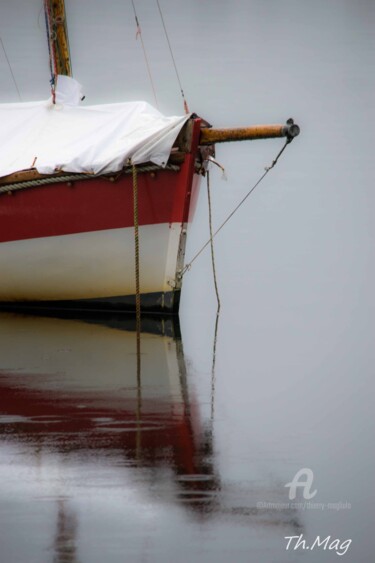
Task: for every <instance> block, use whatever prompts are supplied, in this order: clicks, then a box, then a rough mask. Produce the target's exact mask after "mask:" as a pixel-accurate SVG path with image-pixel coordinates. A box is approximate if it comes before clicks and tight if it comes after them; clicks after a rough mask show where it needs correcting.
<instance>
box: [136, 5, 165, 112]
mask: <svg viewBox="0 0 375 563" xmlns="http://www.w3.org/2000/svg"><path fill="white" fill-rule="evenodd" d="M132 5H133V12H134V17H135V24H136V26H137V33H136V35H135V38H136V39H137V38H138V36H139V38H140V40H141V45H142V51H143V56H144V59H145V62H146V67H147V73H148V77H149V79H150V83H151V88H152V92H153V94H154V99H155V105H156V107H157V108H158V107H159V105H158V99H157V96H156V88H155V84H154V80H153V78H152V73H151V66H150V62H149V59H148V56H147V51H146V47H145V44H144V42H143V37H142V29H141V25H140V23H139V19H138V15H137V11H136V9H135V4H134V0H132Z"/></svg>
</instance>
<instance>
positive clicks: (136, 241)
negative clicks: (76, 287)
mask: <svg viewBox="0 0 375 563" xmlns="http://www.w3.org/2000/svg"><path fill="white" fill-rule="evenodd" d="M132 170H133V209H134V254H135V314H136V331H137V374H140V371H141V293H140V289H139V287H140V284H139V220H138V176H137V167H136V166H135V165H134V164H133V166H132Z"/></svg>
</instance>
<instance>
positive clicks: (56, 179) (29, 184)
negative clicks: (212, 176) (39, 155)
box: [0, 164, 180, 194]
mask: <svg viewBox="0 0 375 563" xmlns="http://www.w3.org/2000/svg"><path fill="white" fill-rule="evenodd" d="M158 170H169V171H172V172H178V171H179V170H180V167H179V166H177V165H176V164H169V165H168V166H165V167H164V168H161V167H160V166H157V165H156V164H150V165H145V166H140V167H137V172H138V174H140V173H143V172H154V171H158ZM122 173H123V174H131V173H132V168H124V169H123V170H122V171H121V174H122ZM99 177H101V178H103V179H106V180H108V181H111V179H112V178H114V177H113V176H96V175H95V174H71V175H68V174H67V175H65V176H50V177H48V178H38V179H35V180H25V181H23V182H22V181H21V182H16V183H13V184H4V186H1V185H0V194H2V193H11V192H14V191H17V190H26V189H28V188H36V187H38V186H43V185H48V184H58V183H63V182H78V181H80V182H81V181H82V180H94V179H95V178H99ZM116 179H117V178H116ZM0 180H1V179H0Z"/></svg>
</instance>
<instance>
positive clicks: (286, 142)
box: [178, 137, 293, 279]
mask: <svg viewBox="0 0 375 563" xmlns="http://www.w3.org/2000/svg"><path fill="white" fill-rule="evenodd" d="M292 140H293V137H288V138H287V140H286V141H285V144H284V146H283V147H282V149H281V150H280V151H279V152H278V154H277V155H276V157H275V159H274V160H273V161H272V164H271V165H270V166H266V168H265V171H264V172H263V174H262V175H261V177H260V178H259V180H257V182H255V184H254V185H253V187H252V188H251V189H250V190H249V191H248V192H247V194H246V195H245V197H244V198H242V199H241V201H240V202H239V204H238V205H236V207H235V208H234V209H233V211H232V212H231V213H230V214H229V215H228V217H227V218H226V219H225V220H224V221H223V222H222V224H221V225H220V227H219V228H218V229H217V230H216V231H215V232H214V234H213V235H212V236H211V237H210V238H209V240H208V241H207V242H206V243H205V244H204V245H203V246H202V248H201V249H200V250H199V251H198V252H197V253H196V254H195V255H194V256H193V258H192V259H191V260H190V262H189V263H188V264H186V265H185V267H184V268H183V269H182V270H181V272H180V273H179V275H178V278H179V279H181V278H182V277H183V276H184V275H185V274H186V272H187V271H188V270H190V268H191V265H192V264H193V262H194V261H195V260H196V259H197V258H198V256H200V255H201V254H202V252H203V250H204V249H205V248H206V247H207V246H208V245H209V244H210V242H211V241H212V239H214V238H215V237H216V235H217V234H218V233H219V232H220V231H221V229H222V228H223V227H224V226H225V225H226V224H227V223H228V221H229V220H230V219H231V218H232V217H233V215H234V214H235V213H236V211H238V209H239V208H240V207H241V205H243V203H245V201H246V200H247V198H248V197H249V196H250V195H251V194H252V193H253V191H254V190H255V188H257V187H258V186H259V184H260V183H261V181H262V180H263V179H264V178H265V177H266V176H267V174H268V173H269V172H270V171H271V170H272V168H273V167H274V166H276V164H277V161H278V160H279V158H280V156H281V155H282V154H283V152H284V150H285V149H286V147H287V145H289V144H290V143H291V142H292Z"/></svg>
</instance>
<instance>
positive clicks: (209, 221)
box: [207, 170, 220, 314]
mask: <svg viewBox="0 0 375 563" xmlns="http://www.w3.org/2000/svg"><path fill="white" fill-rule="evenodd" d="M207 198H208V224H209V228H210V243H211V261H212V273H213V276H214V285H215V293H216V299H217V313H218V314H219V311H220V297H219V290H218V286H217V279H216V266H215V253H214V241H213V234H212V208H211V190H210V171H209V170H207Z"/></svg>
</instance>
